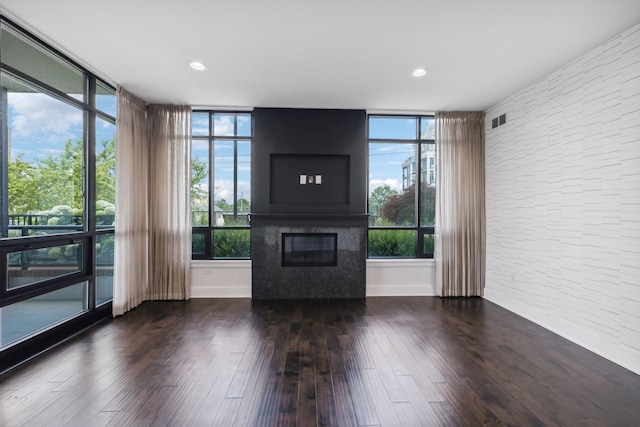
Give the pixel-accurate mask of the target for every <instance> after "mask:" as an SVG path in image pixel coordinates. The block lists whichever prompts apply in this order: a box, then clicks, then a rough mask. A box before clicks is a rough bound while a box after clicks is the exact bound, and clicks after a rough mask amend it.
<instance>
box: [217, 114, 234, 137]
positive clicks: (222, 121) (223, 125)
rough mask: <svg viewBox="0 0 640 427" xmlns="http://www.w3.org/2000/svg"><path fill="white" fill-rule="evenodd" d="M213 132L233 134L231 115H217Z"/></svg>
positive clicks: (222, 134) (226, 134)
mask: <svg viewBox="0 0 640 427" xmlns="http://www.w3.org/2000/svg"><path fill="white" fill-rule="evenodd" d="M213 132H214V135H217V136H233V123H232V122H231V116H222V117H220V116H217V117H216V118H215V120H214V121H213Z"/></svg>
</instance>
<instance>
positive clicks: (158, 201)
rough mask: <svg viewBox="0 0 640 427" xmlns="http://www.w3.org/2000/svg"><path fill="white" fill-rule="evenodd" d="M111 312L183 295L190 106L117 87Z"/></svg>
mask: <svg viewBox="0 0 640 427" xmlns="http://www.w3.org/2000/svg"><path fill="white" fill-rule="evenodd" d="M117 97H118V117H117V150H116V227H115V233H116V241H115V251H116V254H115V256H116V258H115V266H114V295H113V315H114V316H118V315H121V314H123V313H125V312H127V311H129V310H131V309H132V308H134V307H136V306H138V305H139V304H141V303H142V302H143V301H146V300H176V299H188V298H189V297H190V295H189V286H190V285H189V275H190V270H191V207H190V187H191V109H190V108H189V107H186V106H171V105H150V106H147V105H146V104H145V103H144V101H142V100H141V99H139V98H136V97H135V96H134V95H132V94H130V93H128V92H127V91H126V90H125V89H123V88H122V87H119V88H118V91H117Z"/></svg>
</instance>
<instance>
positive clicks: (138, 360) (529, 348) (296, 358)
mask: <svg viewBox="0 0 640 427" xmlns="http://www.w3.org/2000/svg"><path fill="white" fill-rule="evenodd" d="M0 425H2V426H36V425H46V426H49V427H52V426H66V425H69V426H91V427H97V426H101V425H109V426H136V427H138V426H209V425H210V426H276V425H277V426H280V425H283V426H284V425H289V426H315V425H327V426H338V425H339V426H365V425H366V426H377V425H380V426H404V425H407V426H419V425H424V426H485V425H486V426H500V425H510V426H638V425H640V376H638V375H636V374H633V373H632V372H630V371H628V370H625V369H623V368H621V367H619V366H617V365H615V364H613V363H611V362H608V361H606V360H604V359H602V358H600V357H599V356H596V355H595V354H593V353H590V352H588V351H586V350H584V349H582V348H580V347H578V346H577V345H575V344H572V343H570V342H568V341H567V340H564V339H562V338H560V337H558V336H556V335H554V334H552V333H550V332H548V331H546V330H545V329H542V328H540V327H539V326H537V325H535V324H533V323H531V322H528V321H526V320H524V319H522V318H520V317H518V316H516V315H514V314H512V313H510V312H508V311H506V310H504V309H502V308H500V307H498V306H496V305H494V304H492V303H489V302H487V301H484V300H482V299H453V300H443V299H439V298H435V297H434V298H431V297H393V298H369V299H367V300H366V301H355V302H354V301H306V302H305V301H302V302H301V301H281V302H252V301H250V300H248V299H215V300H206V299H197V300H191V301H188V302H147V303H145V304H143V305H142V306H140V307H138V308H137V309H135V310H133V311H132V312H130V313H128V314H126V315H125V316H122V317H120V318H117V319H115V320H112V321H107V322H105V323H102V324H99V325H97V326H95V327H93V328H92V329H90V330H88V331H86V332H84V333H82V334H80V335H79V336H76V337H75V338H73V339H72V340H70V341H69V342H67V343H65V344H63V345H61V346H59V347H57V348H55V349H53V350H52V351H50V352H48V353H46V354H44V355H42V356H41V357H39V358H37V359H35V360H33V361H31V362H29V363H27V364H25V365H23V366H21V367H19V368H17V369H15V370H14V371H11V372H9V373H8V374H5V375H4V376H2V377H0Z"/></svg>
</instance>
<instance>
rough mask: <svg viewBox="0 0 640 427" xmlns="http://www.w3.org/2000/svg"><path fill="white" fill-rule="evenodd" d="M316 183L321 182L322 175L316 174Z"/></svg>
mask: <svg viewBox="0 0 640 427" xmlns="http://www.w3.org/2000/svg"><path fill="white" fill-rule="evenodd" d="M316 184H317V185H320V184H322V175H316Z"/></svg>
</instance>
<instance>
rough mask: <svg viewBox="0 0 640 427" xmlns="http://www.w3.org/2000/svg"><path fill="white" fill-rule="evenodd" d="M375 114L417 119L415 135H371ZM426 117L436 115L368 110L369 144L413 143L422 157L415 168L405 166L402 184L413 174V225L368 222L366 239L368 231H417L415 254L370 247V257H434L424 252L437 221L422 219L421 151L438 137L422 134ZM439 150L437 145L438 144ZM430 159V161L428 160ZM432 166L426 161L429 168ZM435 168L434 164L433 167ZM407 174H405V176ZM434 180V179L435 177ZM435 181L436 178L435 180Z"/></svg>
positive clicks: (409, 179)
mask: <svg viewBox="0 0 640 427" xmlns="http://www.w3.org/2000/svg"><path fill="white" fill-rule="evenodd" d="M372 118H374V119H375V118H396V119H411V120H415V127H416V132H415V135H416V137H415V138H413V139H411V138H386V137H385V138H372V137H371V136H370V130H371V124H370V123H371V122H370V121H371V119H372ZM424 119H429V120H434V119H435V115H433V114H367V146H368V147H370V146H371V144H372V143H387V144H396V143H397V144H412V145H413V147H414V153H415V157H416V158H417V159H420V161H417V160H416V159H414V161H413V162H412V163H410V164H409V168H412V169H413V170H407V169H408V168H405V167H402V173H401V175H400V178H401V180H402V185H403V187H404V186H405V181H406V184H407V186H408V187H410V186H411V185H410V181H411V179H412V177H413V183H414V185H415V187H414V206H415V208H414V216H415V218H414V224H415V225H414V226H375V225H371V224H369V226H368V228H367V239H368V238H369V237H368V236H369V232H370V231H372V230H381V231H382V230H389V231H391V230H408V231H414V232H415V241H414V244H415V251H414V252H415V253H414V255H413V256H371V255H370V252H369V251H367V258H369V259H412V258H433V252H425V251H424V242H425V238H426V236H429V235H430V236H433V235H434V234H435V224H434V225H423V224H422V223H421V216H422V215H421V211H420V209H421V206H422V191H421V186H422V180H421V177H422V175H423V173H424V172H426V171H423V165H422V163H423V162H422V160H421V159H422V153H423V149H422V147H423V145H426V144H433V145H434V146H436V141H435V137H434V138H433V139H431V138H423V137H422V130H423V129H422V124H423V122H424ZM436 153H437V146H436ZM436 155H437V154H436ZM369 156H370V154H368V158H367V165H368V167H367V212H368V213H369V212H370V208H369V182H370V176H371V175H370V167H371V162H370V161H369ZM427 163H428V162H427ZM428 170H429V167H428V165H427V171H428ZM434 171H435V168H434ZM405 175H406V176H405ZM435 178H436V179H437V174H435ZM434 181H435V180H434ZM434 184H435V182H434Z"/></svg>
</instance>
